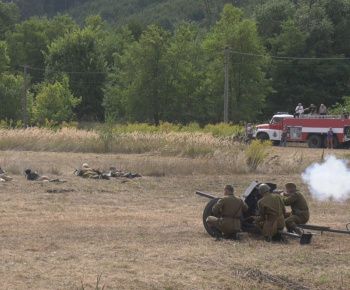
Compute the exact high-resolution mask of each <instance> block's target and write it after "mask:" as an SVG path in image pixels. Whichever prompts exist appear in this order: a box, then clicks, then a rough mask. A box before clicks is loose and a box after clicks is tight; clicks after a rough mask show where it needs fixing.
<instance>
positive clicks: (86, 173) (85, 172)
mask: <svg viewBox="0 0 350 290" xmlns="http://www.w3.org/2000/svg"><path fill="white" fill-rule="evenodd" d="M109 170H110V171H109V172H108V173H103V172H102V171H100V170H99V169H92V168H90V167H89V165H88V164H87V163H84V164H83V165H82V167H81V169H76V171H75V173H76V175H77V176H80V177H83V178H92V179H107V180H108V179H110V177H125V178H135V177H142V176H141V175H140V174H138V173H135V174H133V173H131V172H129V173H124V172H122V171H121V170H117V169H116V167H115V166H110V168H109ZM24 174H25V177H26V179H27V180H32V181H48V182H65V181H62V180H59V179H57V178H56V179H53V178H49V177H47V176H40V175H39V174H38V173H37V172H33V171H32V170H31V169H26V170H25V171H24ZM12 180H13V178H12V177H11V176H9V175H8V174H7V173H6V171H5V170H3V169H2V168H1V167H0V181H12Z"/></svg>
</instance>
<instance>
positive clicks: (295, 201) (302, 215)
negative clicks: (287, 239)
mask: <svg viewBox="0 0 350 290" xmlns="http://www.w3.org/2000/svg"><path fill="white" fill-rule="evenodd" d="M282 201H283V203H284V205H286V206H289V205H290V207H291V208H292V212H291V213H287V214H286V215H285V217H286V221H285V222H286V227H287V230H288V231H289V232H293V231H294V230H295V228H296V227H297V226H298V224H306V223H307V222H308V221H309V218H310V213H309V206H308V204H307V201H306V199H305V197H304V195H303V194H302V193H301V192H300V191H298V190H295V191H292V192H291V194H290V196H283V197H282Z"/></svg>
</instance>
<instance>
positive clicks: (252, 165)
mask: <svg viewBox="0 0 350 290" xmlns="http://www.w3.org/2000/svg"><path fill="white" fill-rule="evenodd" d="M271 146H272V142H271V141H264V142H260V140H253V141H252V142H251V143H250V144H249V146H248V148H247V151H246V156H247V164H248V166H249V169H250V171H256V169H257V167H258V166H259V164H261V162H263V161H264V159H265V158H266V156H267V155H268V154H269V153H268V152H267V150H268V148H269V147H271Z"/></svg>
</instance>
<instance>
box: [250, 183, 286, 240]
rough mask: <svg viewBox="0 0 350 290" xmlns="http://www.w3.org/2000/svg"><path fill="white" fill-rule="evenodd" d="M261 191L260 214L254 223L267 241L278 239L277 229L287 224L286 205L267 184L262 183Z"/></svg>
mask: <svg viewBox="0 0 350 290" xmlns="http://www.w3.org/2000/svg"><path fill="white" fill-rule="evenodd" d="M259 193H260V194H261V195H262V198H261V199H260V200H259V201H258V209H259V213H260V216H258V217H257V218H256V219H255V221H254V224H255V226H256V228H257V229H258V230H259V232H261V233H262V234H263V235H264V237H265V240H266V241H268V242H270V241H272V240H278V239H279V236H278V235H277V231H278V230H283V228H284V226H285V223H284V215H285V213H286V207H285V206H284V204H283V201H282V199H281V197H280V196H279V195H278V194H275V193H270V187H269V186H268V185H267V184H265V183H262V184H260V186H259Z"/></svg>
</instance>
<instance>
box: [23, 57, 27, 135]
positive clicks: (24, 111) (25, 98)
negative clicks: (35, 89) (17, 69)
mask: <svg viewBox="0 0 350 290" xmlns="http://www.w3.org/2000/svg"><path fill="white" fill-rule="evenodd" d="M23 80H24V89H23V124H24V128H27V65H26V64H25V65H24V73H23Z"/></svg>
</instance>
